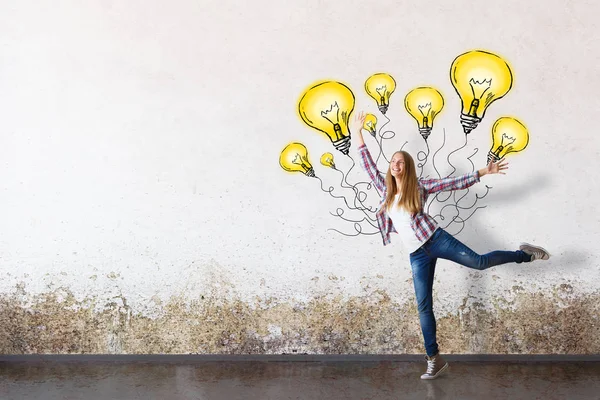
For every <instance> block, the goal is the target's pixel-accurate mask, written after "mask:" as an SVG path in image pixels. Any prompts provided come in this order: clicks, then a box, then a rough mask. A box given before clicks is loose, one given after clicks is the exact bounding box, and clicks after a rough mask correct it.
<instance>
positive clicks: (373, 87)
mask: <svg viewBox="0 0 600 400" xmlns="http://www.w3.org/2000/svg"><path fill="white" fill-rule="evenodd" d="M365 90H366V92H367V94H368V95H369V96H371V97H372V98H373V100H375V102H376V103H377V107H379V111H381V113H382V114H383V115H385V113H386V112H387V110H388V107H389V106H390V97H391V96H392V93H394V90H396V81H395V80H394V78H392V76H391V75H389V74H386V73H377V74H373V75H371V76H370V77H369V78H368V79H367V80H366V82H365Z"/></svg>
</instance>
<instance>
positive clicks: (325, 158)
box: [321, 153, 335, 169]
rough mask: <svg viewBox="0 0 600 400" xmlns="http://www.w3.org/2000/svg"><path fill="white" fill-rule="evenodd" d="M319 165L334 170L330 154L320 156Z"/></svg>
mask: <svg viewBox="0 0 600 400" xmlns="http://www.w3.org/2000/svg"><path fill="white" fill-rule="evenodd" d="M321 165H324V166H325V167H329V168H333V169H335V162H333V154H331V153H324V154H323V155H322V156H321Z"/></svg>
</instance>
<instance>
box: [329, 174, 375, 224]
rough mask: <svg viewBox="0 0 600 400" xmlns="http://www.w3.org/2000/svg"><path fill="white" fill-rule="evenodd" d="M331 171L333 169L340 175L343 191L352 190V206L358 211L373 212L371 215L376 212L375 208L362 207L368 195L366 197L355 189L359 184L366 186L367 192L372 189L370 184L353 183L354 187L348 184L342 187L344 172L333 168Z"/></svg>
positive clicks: (344, 177) (365, 194)
mask: <svg viewBox="0 0 600 400" xmlns="http://www.w3.org/2000/svg"><path fill="white" fill-rule="evenodd" d="M333 169H335V170H336V171H338V172H339V173H340V174H342V180H341V182H340V186H341V187H343V188H344V189H352V190H354V194H355V197H354V201H353V204H354V206H355V207H356V208H357V209H359V208H360V209H363V210H366V211H369V212H373V213H374V212H375V211H377V209H376V208H373V207H368V206H365V205H364V201H365V200H366V199H367V196H368V195H367V193H366V192H363V191H362V190H359V189H358V187H357V185H359V184H367V190H369V189H371V188H372V187H373V185H372V184H371V183H369V182H358V183H355V184H354V185H350V184H347V185H344V180H345V179H346V174H344V171H341V170H339V169H337V168H333ZM357 201H358V202H359V203H360V205H361V206H362V207H358V206H357V205H356V202H357Z"/></svg>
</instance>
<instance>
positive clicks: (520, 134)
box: [487, 117, 529, 164]
mask: <svg viewBox="0 0 600 400" xmlns="http://www.w3.org/2000/svg"><path fill="white" fill-rule="evenodd" d="M528 143H529V132H528V131H527V128H526V127H525V125H523V124H522V123H521V122H520V121H519V120H517V119H515V118H512V117H501V118H499V119H498V120H497V121H496V122H495V123H494V126H492V147H491V148H490V151H489V153H488V158H487V162H488V164H489V163H490V161H493V162H498V161H499V160H500V159H502V158H504V156H506V155H507V154H509V153H516V152H519V151H521V150H523V149H524V148H525V147H527V144H528Z"/></svg>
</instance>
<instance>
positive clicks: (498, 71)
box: [450, 50, 513, 134]
mask: <svg viewBox="0 0 600 400" xmlns="http://www.w3.org/2000/svg"><path fill="white" fill-rule="evenodd" d="M450 80H451V81H452V85H453V86H454V89H456V92H457V93H458V95H459V96H460V99H461V102H462V112H461V116H460V122H461V124H462V126H463V130H464V132H465V134H468V133H469V132H471V131H472V130H473V129H475V128H476V127H477V125H478V124H479V122H481V120H482V119H483V117H484V116H485V112H486V110H487V108H488V107H489V105H490V104H492V103H493V102H494V101H496V100H498V99H500V98H502V97H504V96H505V95H506V94H507V93H508V91H509V90H510V89H511V87H512V83H513V76H512V72H511V70H510V67H509V66H508V63H507V62H506V61H504V60H503V59H502V58H500V57H498V56H497V55H495V54H492V53H489V52H487V51H481V50H473V51H469V52H466V53H464V54H461V55H460V56H458V57H456V59H454V61H453V62H452V66H451V67H450Z"/></svg>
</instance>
